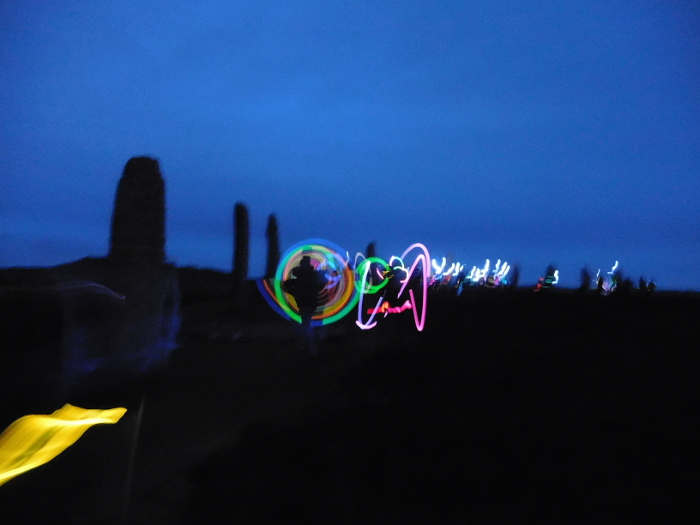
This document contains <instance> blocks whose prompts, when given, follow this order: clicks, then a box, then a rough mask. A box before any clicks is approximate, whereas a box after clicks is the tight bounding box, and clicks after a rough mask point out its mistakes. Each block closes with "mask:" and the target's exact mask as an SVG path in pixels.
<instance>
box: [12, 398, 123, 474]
mask: <svg viewBox="0 0 700 525" xmlns="http://www.w3.org/2000/svg"><path fill="white" fill-rule="evenodd" d="M125 413H126V408H112V409H109V410H92V409H85V408H80V407H76V406H73V405H69V404H66V405H64V406H63V408H59V409H58V410H56V411H55V412H54V413H53V414H50V415H35V414H32V415H29V416H24V417H21V418H19V419H18V420H17V421H15V422H14V423H12V424H11V425H10V426H9V427H7V429H6V430H5V431H4V432H3V433H2V434H0V485H3V484H4V483H6V482H7V481H9V480H11V479H12V478H14V477H16V476H19V475H20V474H23V473H24V472H27V471H28V470H31V469H33V468H36V467H38V466H40V465H43V464H45V463H48V462H49V461H51V460H52V459H53V458H55V457H56V456H58V455H59V454H60V453H61V452H63V451H64V450H66V449H67V448H68V447H70V446H71V445H72V444H73V443H75V442H76V441H78V439H80V436H82V435H83V434H84V433H85V431H86V430H87V429H88V428H90V427H91V426H92V425H98V424H102V423H106V424H114V423H116V422H117V421H119V420H120V419H121V417H122V416H123V415H124V414H125Z"/></svg>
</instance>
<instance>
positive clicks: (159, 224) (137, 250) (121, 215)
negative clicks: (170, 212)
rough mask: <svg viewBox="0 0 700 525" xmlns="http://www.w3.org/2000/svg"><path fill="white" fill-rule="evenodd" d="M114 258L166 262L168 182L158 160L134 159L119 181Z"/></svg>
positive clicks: (113, 245) (115, 216)
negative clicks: (166, 192)
mask: <svg viewBox="0 0 700 525" xmlns="http://www.w3.org/2000/svg"><path fill="white" fill-rule="evenodd" d="M109 245H110V252H109V256H110V258H111V259H114V260H117V261H120V262H122V261H123V262H150V263H163V262H165V183H164V181H163V177H162V176H161V174H160V166H159V165H158V161H157V160H155V159H152V158H150V157H133V158H131V159H129V161H128V162H127V163H126V166H125V167H124V173H123V174H122V178H121V179H120V180H119V186H118V187H117V196H116V199H115V202H114V212H113V214H112V231H111V235H110V243H109Z"/></svg>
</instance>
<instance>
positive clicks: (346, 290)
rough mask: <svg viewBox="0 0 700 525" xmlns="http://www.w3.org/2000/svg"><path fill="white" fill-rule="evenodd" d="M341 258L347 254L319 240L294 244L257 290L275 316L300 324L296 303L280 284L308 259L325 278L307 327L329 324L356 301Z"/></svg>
mask: <svg viewBox="0 0 700 525" xmlns="http://www.w3.org/2000/svg"><path fill="white" fill-rule="evenodd" d="M341 254H347V252H346V251H345V250H343V249H342V248H340V247H339V246H337V245H335V244H333V243H332V242H330V241H326V240H323V239H307V240H304V241H301V242H298V243H296V244H295V245H293V246H292V247H291V248H289V249H288V250H287V251H286V252H285V253H284V254H283V255H282V258H281V259H280V263H279V265H278V266H277V272H276V273H275V277H274V279H259V280H258V281H256V283H257V285H258V289H259V290H260V292H261V294H262V295H263V297H264V298H265V299H266V300H267V302H268V304H269V305H270V306H271V307H272V308H273V309H274V310H275V311H276V312H277V313H278V314H280V315H281V316H283V317H285V318H287V319H292V320H293V321H296V322H297V323H301V316H300V315H299V308H298V306H297V303H296V300H295V299H294V296H293V295H292V294H290V293H287V292H286V291H285V290H284V289H283V283H284V281H286V280H288V279H292V278H293V274H292V271H293V270H294V268H296V267H297V266H299V264H300V262H301V259H302V257H306V256H308V257H309V258H310V259H311V265H312V266H313V267H314V269H316V270H317V271H319V272H323V273H324V274H325V275H326V276H327V278H328V281H327V283H326V286H325V288H324V289H323V290H322V291H321V292H320V293H319V306H318V307H317V308H316V311H315V312H314V314H313V316H312V317H311V326H321V325H326V324H330V323H333V322H335V321H337V320H339V319H341V318H342V317H344V316H345V315H346V314H347V313H348V312H350V311H351V310H352V309H353V308H354V307H355V305H356V304H357V300H358V295H357V293H356V288H355V272H353V271H352V270H351V269H350V267H349V266H348V260H347V259H346V257H343V255H341ZM370 259H371V258H370ZM365 262H366V261H363V263H362V264H364V263H365ZM367 268H369V265H367Z"/></svg>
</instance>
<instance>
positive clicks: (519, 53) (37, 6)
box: [0, 0, 700, 290]
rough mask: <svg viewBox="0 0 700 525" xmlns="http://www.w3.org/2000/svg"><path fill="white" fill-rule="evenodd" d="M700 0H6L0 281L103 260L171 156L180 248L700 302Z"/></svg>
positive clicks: (225, 264) (186, 258)
mask: <svg viewBox="0 0 700 525" xmlns="http://www.w3.org/2000/svg"><path fill="white" fill-rule="evenodd" d="M699 27H700V8H699V7H698V4H697V3H696V2H694V1H692V0H688V1H680V0H679V1H673V0H669V1H647V0H639V1H636V2H628V1H625V2H623V1H610V0H604V1H599V2H598V1H589V2H577V1H568V2H567V1H545V0H532V1H530V0H528V1H513V2H506V1H500V0H483V1H482V0H474V1H469V2H442V1H432V2H431V1H424V2H411V1H401V2H399V1H377V0H374V1H355V2H351V1H343V2H341V1H332V0H322V1H321V0H319V1H304V2H283V1H279V2H272V1H263V0H257V1H255V2H236V1H231V0H226V1H210V2H185V1H175V0H154V1H144V0H127V1H121V0H119V1H115V0H110V1H97V0H84V1H68V0H64V1H61V2H46V1H43V0H37V1H30V0H23V1H21V2H17V1H0V165H1V166H2V168H1V171H0V174H1V175H0V266H46V265H55V264H59V263H64V262H68V261H71V260H75V259H78V258H81V257H85V256H89V255H92V256H102V255H105V254H106V253H107V251H108V241H109V228H110V220H111V214H112V205H113V202H114V195H115V191H116V187H117V183H118V180H119V177H120V176H121V172H122V169H123V167H124V164H125V163H126V161H127V160H128V159H129V158H130V157H133V156H139V155H149V156H153V157H156V158H158V159H159V160H160V165H161V170H162V173H163V176H164V178H165V181H166V192H167V194H166V204H167V235H168V241H167V254H168V258H169V260H170V261H172V262H174V263H176V264H178V265H181V266H185V265H196V266H200V267H208V268H219V269H223V270H230V269H231V257H232V253H233V248H232V246H233V231H232V212H233V206H234V204H235V203H236V202H237V201H242V202H244V203H246V204H247V205H248V209H249V210H250V213H251V277H257V276H259V275H260V274H261V273H262V271H263V266H264V260H265V236H264V231H265V226H266V219H267V215H268V214H270V213H275V214H276V215H277V217H278V220H279V224H280V240H281V247H282V249H283V250H284V249H285V248H286V247H288V246H290V245H291V244H293V243H295V242H297V241H299V240H302V239H305V238H308V237H321V238H326V239H328V240H330V241H333V242H334V243H336V244H339V245H340V246H342V247H343V248H345V249H347V250H348V251H350V253H351V254H354V253H355V252H356V251H358V250H364V248H365V247H366V245H367V243H368V242H370V241H373V240H374V241H376V242H377V251H378V255H380V256H383V257H386V258H388V257H389V256H390V255H392V254H400V252H402V251H403V250H404V249H405V248H407V247H408V245H409V244H411V243H413V242H423V243H425V244H426V245H427V246H428V248H429V249H430V252H431V255H432V256H433V257H436V258H440V257H442V256H444V255H448V254H452V255H453V256H454V258H455V259H457V260H459V261H460V262H463V263H466V264H467V266H468V267H469V268H471V266H472V265H477V266H482V265H483V264H484V261H485V259H486V258H489V259H491V261H492V265H493V263H494V262H495V260H496V259H498V258H500V259H505V260H507V261H508V262H509V263H511V264H514V263H519V265H520V267H521V283H522V284H528V283H533V284H534V282H535V281H536V280H537V278H538V277H539V276H540V275H541V274H542V273H543V272H544V269H545V267H546V266H547V265H548V264H550V263H555V265H556V266H557V267H558V268H559V270H560V275H561V283H562V284H563V285H565V286H577V285H578V281H579V270H580V269H581V267H582V266H584V265H588V266H589V268H590V269H591V270H592V271H593V273H595V272H596V271H597V270H598V268H601V269H602V270H603V271H608V270H610V268H611V267H612V265H613V264H614V263H615V260H619V261H620V267H621V268H622V269H623V270H624V271H625V273H626V274H629V275H630V276H631V277H633V278H634V279H635V280H636V279H637V278H638V277H639V276H640V274H644V275H645V276H646V277H647V278H650V277H653V278H654V279H655V280H656V282H657V284H658V286H659V288H660V289H696V290H700V269H699V266H698V260H699V256H700V221H699V219H700V204H699V203H700V199H699V198H698V197H699V193H700V181H699V177H698V176H699V175H700V60H699V59H698V57H700V31H698V28H699Z"/></svg>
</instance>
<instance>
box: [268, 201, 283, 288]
mask: <svg viewBox="0 0 700 525" xmlns="http://www.w3.org/2000/svg"><path fill="white" fill-rule="evenodd" d="M265 235H266V236H267V269H266V271H265V278H267V279H272V278H273V277H274V276H275V273H276V272H277V265H278V264H279V263H280V239H279V229H278V227H277V217H275V214H274V213H272V214H270V216H269V217H268V218H267V230H266V231H265Z"/></svg>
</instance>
